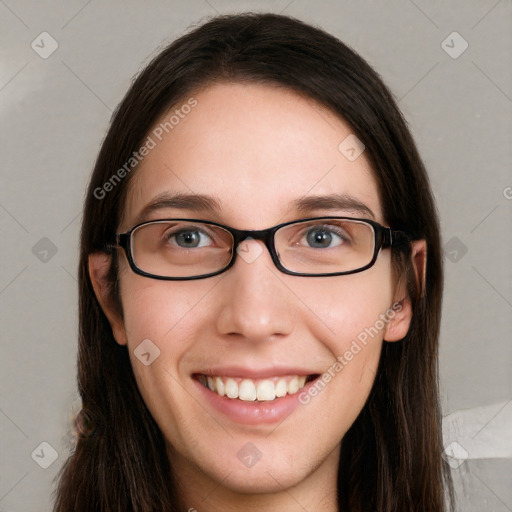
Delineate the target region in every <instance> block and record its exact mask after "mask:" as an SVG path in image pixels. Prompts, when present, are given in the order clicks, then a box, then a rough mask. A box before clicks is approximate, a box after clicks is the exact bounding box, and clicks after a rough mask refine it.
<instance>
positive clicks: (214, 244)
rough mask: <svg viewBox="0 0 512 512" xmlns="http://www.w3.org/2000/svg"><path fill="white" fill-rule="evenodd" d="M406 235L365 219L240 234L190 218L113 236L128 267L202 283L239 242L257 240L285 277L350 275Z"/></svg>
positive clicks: (321, 220)
mask: <svg viewBox="0 0 512 512" xmlns="http://www.w3.org/2000/svg"><path fill="white" fill-rule="evenodd" d="M409 235H410V234H409V233H407V232H405V231H398V230H393V229H391V228H388V227H384V226H382V225H380V224H379V223H377V222H374V221H372V220H368V219H355V218H352V217H315V218H310V219H301V220H295V221H292V222H285V223H284V224H279V225H277V226H274V227H272V228H268V229H261V230H240V229H234V228H231V227H229V226H224V225H222V224H218V223H216V222H210V221H205V220H196V219H161V220H152V221H148V222H142V223H141V224H137V225H136V226H134V227H132V228H131V229H130V230H129V231H127V232H126V233H118V234H117V235H116V243H115V244H114V245H111V246H109V247H110V248H114V247H121V248H122V249H124V251H125V253H126V256H127V258H128V262H129V264H130V267H131V269H132V270H133V271H134V272H135V273H136V274H139V275H141V276H146V277H150V278H153V279H164V280H176V281H179V280H188V279H203V278H205V277H211V276H215V275H218V274H220V273H222V272H225V271H226V270H228V269H229V268H230V267H232V266H233V264H234V263H235V260H236V256H237V254H238V251H239V250H240V249H239V248H238V246H239V244H240V243H241V242H243V241H245V240H247V239H254V240H262V241H263V242H264V243H265V245H266V246H267V249H268V251H269V253H270V256H271V257H272V261H273V262H274V264H275V266H276V267H277V268H278V269H279V270H280V271H281V272H284V273H285V274H290V275H295V276H304V277H319V276H340V275H346V274H355V273H356V272H362V271H363V270H366V269H368V268H370V267H371V266H372V265H374V264H375V261H376V260H377V256H378V254H379V251H380V249H384V248H387V247H397V246H400V245H404V244H407V243H409V242H410V241H411V238H410V236H409Z"/></svg>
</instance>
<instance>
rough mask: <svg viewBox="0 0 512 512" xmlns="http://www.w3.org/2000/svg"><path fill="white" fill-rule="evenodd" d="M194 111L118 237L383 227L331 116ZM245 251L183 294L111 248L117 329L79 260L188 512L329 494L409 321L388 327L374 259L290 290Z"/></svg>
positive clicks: (259, 96) (142, 171)
mask: <svg viewBox="0 0 512 512" xmlns="http://www.w3.org/2000/svg"><path fill="white" fill-rule="evenodd" d="M195 99H196V100H197V106H196V107H195V108H194V109H193V110H192V111H191V112H190V113H189V114H188V115H186V116H185V117H184V118H183V119H180V121H179V123H177V124H176V125H175V126H174V127H173V129H172V131H170V132H169V134H167V135H165V137H163V138H162V140H161V141H158V140H157V144H156V146H155V147H154V148H153V149H151V151H150V152H149V154H148V155H147V156H146V157H145V158H144V160H143V162H142V164H141V166H140V167H139V168H138V169H137V171H136V175H135V176H134V177H133V180H132V181H131V183H130V185H129V191H128V196H127V202H126V208H125V211H124V216H123V221H122V223H121V225H120V226H119V230H118V232H125V231H127V230H128V229H130V228H131V227H132V226H134V225H135V224H136V223H138V222H140V221H145V220H154V219H167V218H176V217H179V218H191V219H204V220H208V221H214V222H218V223H221V224H225V225H228V226H231V227H234V228H238V229H247V230H248V229H254V230H258V229H264V228H268V227H271V226H275V225H277V224H280V223H283V222H287V221H292V220H297V219H303V218H307V217H319V216H348V217H358V218H361V217H363V218H368V219H373V220H376V221H377V222H380V223H381V224H384V225H386V222H385V220H384V219H383V218H382V206H381V204H380V202H379V193H378V189H377V185H376V181H375V179H374V177H373V172H372V170H371V167H370V165H369V162H368V160H367V159H366V158H365V154H364V153H363V154H362V155H361V156H360V157H358V158H357V159H356V160H354V161H349V159H347V158H346V157H345V156H344V155H343V154H342V153H341V152H340V150H339V149H338V146H339V144H340V142H342V141H343V140H344V139H345V138H346V137H347V136H348V135H350V133H351V130H350V128H349V126H348V125H347V124H346V123H344V122H343V121H342V120H340V119H339V118H338V117H337V116H335V115H333V114H332V113H331V112H329V111H327V110H325V109H323V108H321V107H320V106H319V105H317V104H316V103H315V102H313V101H311V100H306V99H304V98H302V97H300V96H298V95H297V94H295V93H293V92H290V91H289V90H286V89H283V88H277V87H271V86H268V85H257V84H249V85H247V84H245V85H241V84H231V83H222V84H216V85H214V86H212V87H210V88H207V89H206V90H204V91H202V92H201V93H199V94H197V95H196V96H195ZM167 118H168V115H167V116H162V119H161V120H159V123H160V121H162V120H165V119H167ZM159 123H157V125H158V124H159ZM164 195H167V196H171V197H167V199H168V201H167V202H162V201H160V203H159V208H155V207H153V208H147V205H149V204H151V203H154V202H155V199H156V198H159V199H162V197H163V196H164ZM176 195H180V197H179V198H178V199H179V200H177V199H176V197H175V196H176ZM191 195H193V196H194V197H192V198H191V197H189V198H187V197H186V196H191ZM334 195H336V196H334ZM172 196H174V199H172ZM201 196H208V197H207V198H205V197H201ZM316 196H330V200H329V201H327V200H324V201H323V202H322V200H321V199H318V198H317V199H315V200H312V198H313V197H316ZM340 198H342V199H343V201H335V200H333V199H340ZM306 199H307V200H306ZM298 202H299V203H298ZM244 244H245V246H244V248H243V250H244V251H246V252H247V253H248V254H249V253H250V254H251V255H252V256H251V257H245V258H244V257H241V256H240V255H239V256H238V257H237V260H236V262H235V264H234V265H233V266H232V267H231V268H230V269H229V270H227V271H226V272H224V273H222V274H220V275H217V276H214V277H209V278H206V279H199V280H190V281H162V280H156V279H151V278H148V277H144V276H141V275H137V274H135V273H134V272H133V271H132V270H131V269H130V267H129V265H128V262H127V259H126V257H125V255H124V253H123V252H122V251H121V250H120V251H119V254H118V255H119V266H120V273H119V279H120V290H121V302H122V310H123V320H121V318H120V317H118V316H117V315H116V313H115V311H114V310H110V309H109V306H108V305H107V303H106V301H105V300H104V298H102V297H103V296H102V294H103V292H102V285H101V282H102V280H101V276H102V275H103V274H104V272H105V269H106V267H107V264H108V259H107V258H105V257H104V256H101V255H99V254H96V255H92V256H91V258H90V273H91V279H92V281H93V285H94V287H95V290H96V293H97V295H98V297H99V298H100V301H101V302H102V305H103V308H104V311H105V313H106V314H107V316H108V318H109V320H110V323H111V325H112V328H113V332H114V336H115V338H116V340H117V342H118V343H120V344H127V346H128V350H129V354H130V358H131V361H132V365H133V370H134V374H135V377H136V380H137V383H138V386H139V389H140V392H141V394H142V396H143V398H144V400H145V402H146V404H147V406H148V408H149V410H150V412H151V414H152V415H153V417H154V419H155V421H156V422H157V423H158V425H159V427H160V429H161V430H162V432H163V434H164V436H165V438H166V440H167V442H168V447H169V456H170V460H171V463H172V466H173V470H174V473H175V474H176V476H177V478H179V479H180V480H181V481H182V482H185V484H184V491H183V492H184V494H185V495H187V496H189V497H190V499H189V501H187V502H186V503H187V504H188V503H190V500H192V499H193V497H194V496H195V497H198V496H200V497H203V496H206V495H208V494H210V497H209V500H215V499H216V498H218V499H219V500H221V499H223V497H226V496H230V497H231V498H232V499H235V498H234V496H236V494H237V493H243V494H245V495H246V497H247V495H248V494H251V493H253V494H258V493H275V495H278V494H279V493H281V492H282V491H283V489H288V488H290V487H292V486H297V487H296V494H294V496H296V497H297V496H299V495H303V496H304V500H306V497H307V496H313V493H312V491H311V489H312V488H316V489H318V488H319V487H320V488H322V489H323V490H322V495H325V494H326V492H329V493H335V488H336V474H337V467H338V459H339V448H340V443H341V441H342V438H343V436H344V434H345V432H346V431H347V430H348V429H349V427H350V426H351V425H352V423H353V422H354V420H355V419H356V417H357V415H358V414H359V412H360V411H361V409H362V407H363V405H364V403H365V401H366V399H367V397H368V394H369V392H370V389H371V386H372V384H373V381H374V378H375V375H376V371H377V366H378V361H379V355H380V352H381V347H382V342H383V339H384V338H385V339H386V340H387V341H394V340H397V339H401V338H402V337H403V336H404V335H405V334H406V332H407V329H408V325H409V321H410V310H409V309H408V307H407V304H406V302H403V303H402V304H401V305H400V307H399V308H398V309H397V308H395V310H393V314H392V315H390V314H389V311H390V309H389V308H391V306H392V304H393V303H394V301H396V300H400V299H402V298H403V297H402V296H400V291H399V290H395V286H394V281H393V276H392V267H391V252H390V250H389V249H386V250H382V251H381V253H380V254H379V257H378V258H377V261H376V263H375V265H374V266H373V267H371V268H370V269H368V270H366V271H364V272H361V273H357V274H352V275H345V276H335V277H298V276H292V275H287V274H284V273H282V272H279V271H278V270H277V268H276V267H275V266H274V264H273V262H272V260H271V257H270V254H269V252H268V251H267V250H266V248H265V245H264V244H263V242H261V241H256V240H252V241H249V242H244ZM383 317H385V319H384V318H383ZM365 329H366V330H367V331H365ZM363 332H366V333H367V336H366V339H365V342H362V341H361V340H362V339H364V338H365V337H364V335H361V333H363ZM369 332H371V335H368V333H369ZM144 340H150V341H145V342H144V343H145V344H144V345H142V346H141V348H139V350H137V347H139V346H140V345H141V343H142V342H143V341H144ZM354 343H355V344H354ZM356 347H358V349H357V348H356ZM157 349H158V350H159V351H160V352H159V355H158V356H157V357H156V358H155V359H154V360H152V359H153V357H154V355H156V354H157V353H158V350H157ZM139 351H142V352H144V353H146V352H148V351H149V352H150V354H152V355H151V360H152V362H151V364H147V365H146V364H143V363H142V362H141V360H139V358H138V357H137V354H139V356H140V352H139ZM153 354H154V355H153ZM146 358H147V356H146ZM142 359H143V358H142ZM146 363H147V361H146ZM326 375H328V377H326ZM208 377H209V378H208ZM313 379H315V380H313ZM208 384H209V385H210V388H212V389H208ZM303 386H304V387H303ZM226 393H227V394H228V395H229V396H230V397H231V398H230V397H228V396H220V395H222V394H226ZM276 395H277V396H276ZM236 397H238V398H236ZM254 398H256V400H254ZM258 398H259V399H258ZM308 487H309V490H308ZM300 489H302V491H300ZM301 493H302V494H301ZM307 499H308V500H309V499H310V498H307ZM334 499H335V495H334V494H333V500H334ZM333 503H334V501H333Z"/></svg>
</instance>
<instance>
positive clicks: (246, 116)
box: [122, 83, 382, 229]
mask: <svg viewBox="0 0 512 512" xmlns="http://www.w3.org/2000/svg"><path fill="white" fill-rule="evenodd" d="M184 105H194V106H193V108H185V107H184ZM148 135H149V137H150V138H151V139H152V141H153V143H152V144H151V145H152V146H154V147H152V149H150V150H149V151H148V153H147V155H146V156H145V157H144V159H143V161H142V163H141V164H140V166H139V168H138V169H137V170H136V171H135V175H134V176H133V179H132V180H131V182H130V184H129V189H128V194H127V201H126V205H125V211H124V215H123V222H122V225H123V227H125V228H128V227H130V226H131V225H133V223H134V222H135V220H136V219H138V220H140V214H141V212H142V211H143V210H144V208H145V207H146V206H147V205H148V204H149V203H150V202H152V201H153V200H154V199H155V198H157V197H158V196H162V195H164V194H182V195H186V194H194V195H210V196H212V197H214V198H215V202H216V207H217V208H216V210H215V212H214V214H215V216H216V217H215V218H214V219H213V220H217V221H221V222H224V223H228V224H230V225H232V226H233V227H241V228H244V229H260V228H263V227H267V226H270V225H272V224H276V223H278V222H281V221H287V220H293V219H294V218H298V217H297V216H298V213H299V212H298V211H297V209H294V208H292V204H295V203H297V200H298V199H300V198H307V197H310V196H319V195H332V194H338V195H343V196H344V197H350V198H353V199H354V200H356V201H358V202H360V203H362V204H364V205H366V206H367V207H368V208H369V209H370V210H371V211H372V212H373V214H374V217H375V218H376V219H377V220H382V219H381V207H380V204H379V194H378V189H377V185H376V182H375V179H374V177H373V171H372V169H371V166H370V164H369V162H368V160H367V158H366V156H365V154H364V152H363V153H362V154H361V156H359V157H358V158H356V159H355V160H353V159H348V158H347V157H346V156H345V155H346V153H343V152H342V151H340V148H339V147H340V143H342V142H343V141H345V140H346V139H347V137H349V136H351V135H352V133H351V129H350V127H349V126H348V125H347V124H346V123H345V122H344V121H343V120H342V119H340V118H339V117H338V116H336V115H334V114H333V113H332V112H330V111H329V110H327V109H325V108H323V107H321V106H320V105H319V104H317V103H316V102H314V101H313V100H310V99H307V98H304V97H302V96H299V95H298V94H296V93H294V92H292V91H290V90H288V89H285V88H280V87H275V86H269V85H261V84H239V83H220V84H215V85H213V86H211V87H209V88H207V89H205V90H204V91H202V92H200V93H198V94H197V95H194V96H193V97H192V98H185V99H184V100H183V101H182V103H180V104H178V105H176V106H174V107H173V108H172V109H171V110H170V111H169V112H166V113H165V114H164V115H162V116H161V118H160V119H159V120H158V121H157V123H155V125H154V126H153V128H152V129H151V131H150V132H149V134H148ZM352 136H353V135H352ZM348 140H351V139H348ZM343 147H344V146H343V144H342V148H343ZM351 160H353V161H351ZM185 206H186V205H185ZM180 208H181V211H182V210H183V209H185V210H186V208H183V207H180ZM191 211H192V210H191ZM194 211H197V210H194ZM205 212H206V211H205ZM172 213H175V211H173V210H172V208H171V209H169V208H168V209H167V210H166V209H162V211H161V214H160V215H156V216H155V215H153V218H163V217H165V215H164V214H167V216H169V215H171V214H172ZM330 213H331V214H332V211H331V212H330ZM342 213H343V212H340V214H342ZM208 215H209V217H208V218H212V217H211V216H212V215H213V210H208ZM202 218H205V216H204V215H203V216H202Z"/></svg>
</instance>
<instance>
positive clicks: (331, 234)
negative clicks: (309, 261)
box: [301, 226, 347, 249]
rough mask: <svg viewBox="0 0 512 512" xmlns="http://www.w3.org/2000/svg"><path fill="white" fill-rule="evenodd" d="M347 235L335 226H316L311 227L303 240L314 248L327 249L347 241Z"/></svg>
mask: <svg viewBox="0 0 512 512" xmlns="http://www.w3.org/2000/svg"><path fill="white" fill-rule="evenodd" d="M346 241H347V236H346V235H345V234H344V233H343V232H342V231H341V230H340V229H339V228H337V227H334V226H314V227H312V228H309V229H308V230H307V231H306V233H305V234H304V236H303V237H302V240H301V242H306V244H307V245H308V246H309V247H312V248H314V249H326V248H330V247H337V246H339V245H341V244H343V243H346Z"/></svg>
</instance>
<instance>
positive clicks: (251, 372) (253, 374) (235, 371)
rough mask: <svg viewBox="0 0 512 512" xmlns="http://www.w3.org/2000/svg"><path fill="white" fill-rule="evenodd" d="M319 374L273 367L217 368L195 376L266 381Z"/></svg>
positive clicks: (285, 367) (293, 368) (294, 368)
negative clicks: (274, 378) (290, 376)
mask: <svg viewBox="0 0 512 512" xmlns="http://www.w3.org/2000/svg"><path fill="white" fill-rule="evenodd" d="M318 373H319V372H315V371H311V370H308V369H304V368H300V367H296V366H295V367H291V366H271V367H267V368H247V367H243V366H215V367H209V368H208V369H207V370H201V371H196V372H194V373H193V374H194V375H206V376H211V377H214V376H219V377H246V378H248V379H265V378H269V377H280V376H285V375H299V376H301V375H304V376H306V377H307V376H308V375H316V374H318Z"/></svg>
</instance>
